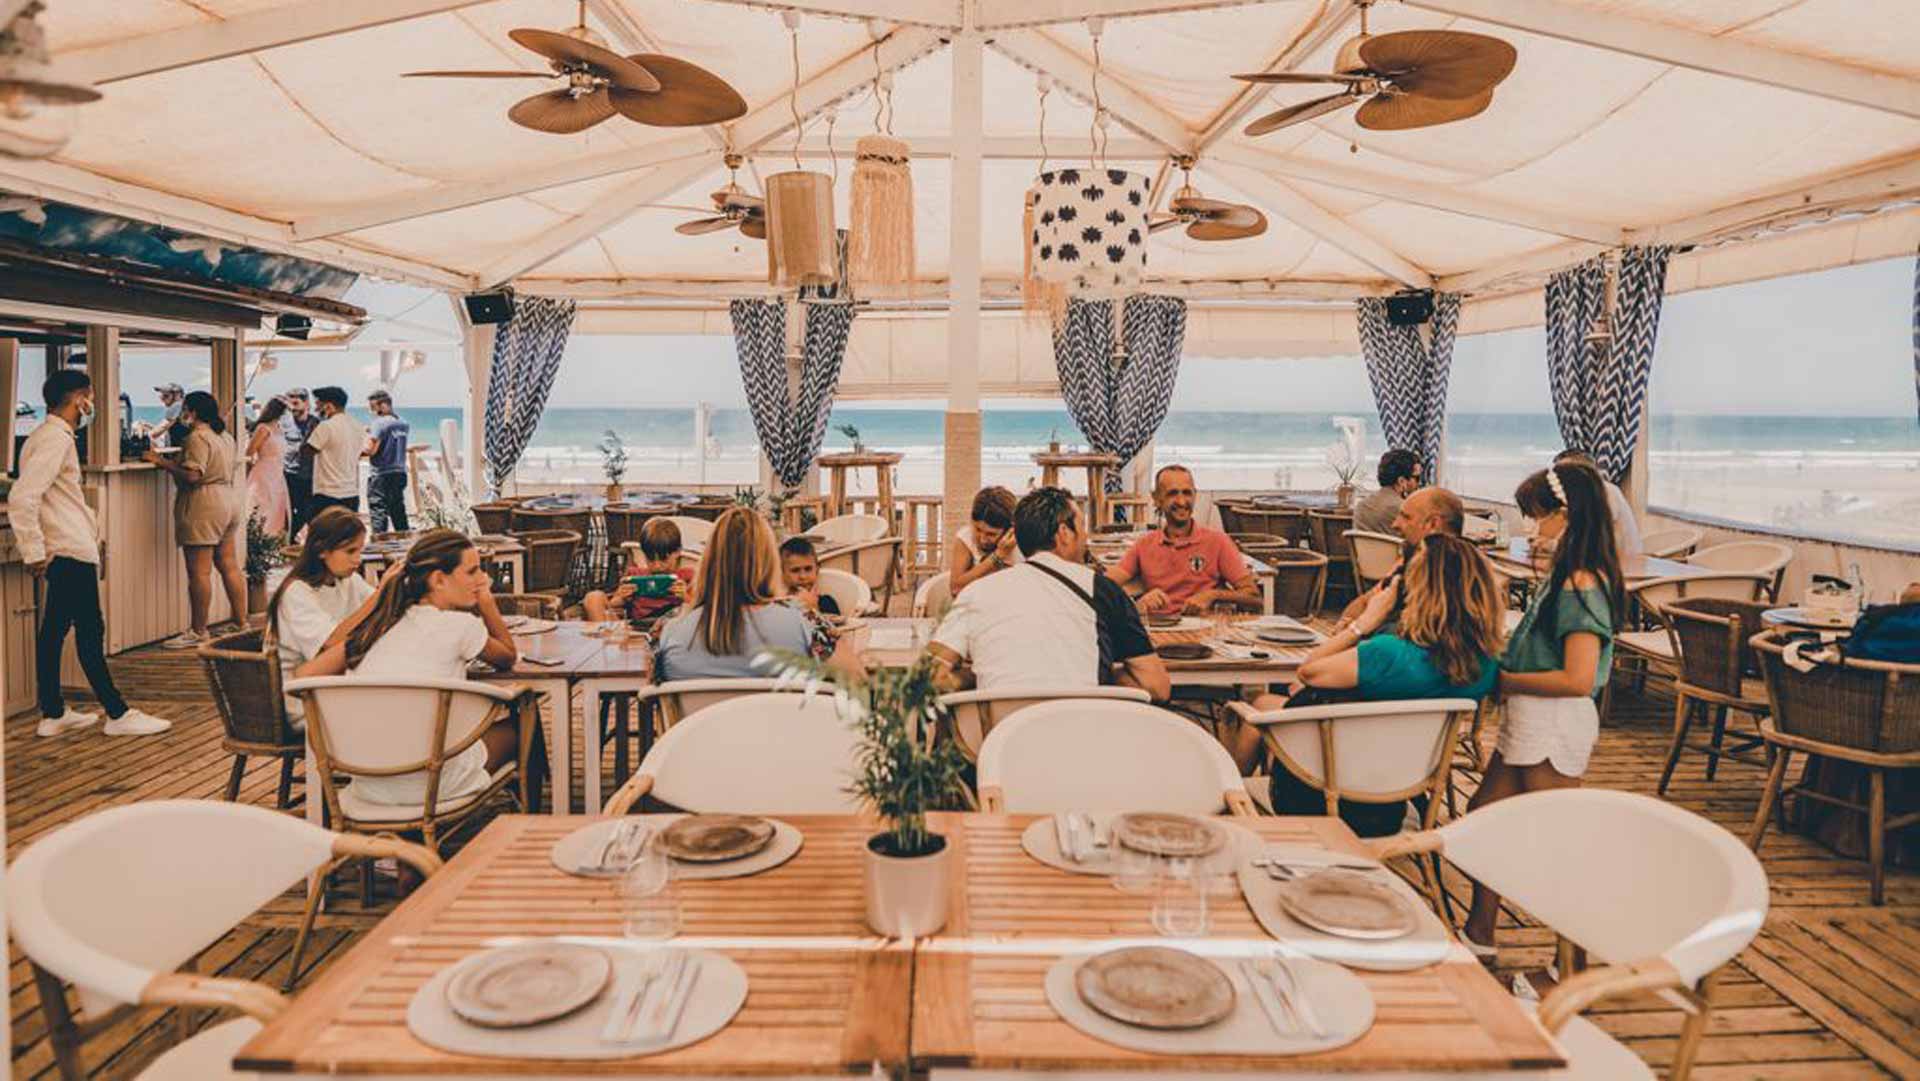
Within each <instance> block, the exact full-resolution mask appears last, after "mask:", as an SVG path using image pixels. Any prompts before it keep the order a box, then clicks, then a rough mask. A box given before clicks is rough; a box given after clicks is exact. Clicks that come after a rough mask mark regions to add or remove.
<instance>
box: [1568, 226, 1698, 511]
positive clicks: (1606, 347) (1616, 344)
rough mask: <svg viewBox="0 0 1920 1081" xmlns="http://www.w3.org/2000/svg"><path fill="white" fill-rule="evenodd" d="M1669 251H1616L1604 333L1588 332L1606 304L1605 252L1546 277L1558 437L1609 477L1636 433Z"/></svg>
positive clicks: (1629, 454)
mask: <svg viewBox="0 0 1920 1081" xmlns="http://www.w3.org/2000/svg"><path fill="white" fill-rule="evenodd" d="M1672 254H1673V249H1672V248H1669V247H1665V246H1654V247H1644V248H1641V247H1634V248H1625V249H1623V250H1622V251H1621V252H1620V278H1619V282H1618V284H1617V286H1616V287H1615V291H1614V311H1613V335H1612V337H1611V338H1610V339H1600V340H1595V341H1589V340H1588V339H1587V333H1588V331H1589V330H1591V329H1592V328H1593V325H1594V321H1595V320H1596V319H1597V318H1599V316H1600V315H1601V313H1603V312H1604V311H1605V310H1606V302H1607V301H1606V298H1607V268H1606V261H1605V259H1604V257H1599V256H1596V257H1595V258H1593V259H1590V260H1588V261H1587V262H1584V263H1582V264H1580V265H1579V266H1577V267H1573V268H1572V269H1570V270H1564V271H1561V272H1560V273H1558V274H1555V275H1553V276H1552V277H1551V278H1549V279H1547V289H1546V297H1547V313H1546V314H1547V378H1548V382H1549V383H1550V384H1551V386H1552V388H1553V411H1554V415H1555V417H1556V418H1557V419H1558V420H1559V422H1560V437H1561V438H1562V439H1563V440H1565V441H1566V444H1567V446H1568V447H1571V448H1573V449H1576V450H1584V451H1586V452H1587V453H1588V454H1590V455H1592V456H1593V460H1594V461H1596V462H1598V463H1599V464H1600V472H1601V473H1602V474H1604V475H1605V476H1606V477H1607V479H1608V480H1611V481H1614V482H1616V483H1618V482H1619V481H1621V480H1622V479H1624V478H1625V477H1626V475H1627V469H1628V468H1629V467H1630V466H1632V464H1633V451H1634V447H1635V445H1636V444H1638V442H1639V440H1640V410H1641V407H1642V406H1643V405H1644V404H1645V403H1646V400H1647V383H1648V379H1649V377H1650V376H1651V375H1652V372H1653V350H1654V345H1655V343H1656V341H1657V340H1658V338H1659V333H1660V306H1661V302H1662V301H1663V300H1664V299H1665V298H1666V289H1667V260H1668V258H1669V257H1670V256H1671V255H1672Z"/></svg>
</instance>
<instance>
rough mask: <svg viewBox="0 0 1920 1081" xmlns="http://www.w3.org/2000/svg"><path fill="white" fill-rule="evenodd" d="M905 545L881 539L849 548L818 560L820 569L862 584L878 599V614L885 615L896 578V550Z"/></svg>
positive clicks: (894, 539) (898, 565) (896, 540)
mask: <svg viewBox="0 0 1920 1081" xmlns="http://www.w3.org/2000/svg"><path fill="white" fill-rule="evenodd" d="M905 543H906V541H905V540H904V538H901V537H883V538H881V539H880V540H875V541H867V542H866V543H864V544H855V545H850V546H848V547H846V548H841V549H839V550H838V551H835V552H831V553H829V554H827V555H825V556H823V557H821V560H820V569H821V570H822V571H823V572H824V571H829V570H836V571H845V572H847V573H848V574H851V575H853V576H854V577H855V578H858V579H860V580H861V581H863V582H865V583H866V584H867V586H868V588H870V589H872V590H873V592H874V593H875V594H877V595H878V596H879V604H880V614H881V615H886V614H887V613H888V612H891V611H892V610H893V587H894V582H895V581H896V580H897V578H898V576H899V570H900V550H901V547H902V546H903V545H904V544H905ZM848 614H851V613H848Z"/></svg>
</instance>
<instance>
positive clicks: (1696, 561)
mask: <svg viewBox="0 0 1920 1081" xmlns="http://www.w3.org/2000/svg"><path fill="white" fill-rule="evenodd" d="M1687 562H1688V563H1691V564H1693V565H1694V566H1696V567H1706V568H1708V569H1710V570H1717V571H1729V572H1733V573H1736V574H1759V575H1764V576H1765V577H1766V579H1767V599H1768V600H1770V601H1774V600H1779V599H1780V585H1781V583H1782V582H1784V581H1785V580H1786V577H1787V564H1789V563H1791V562H1793V549H1792V548H1790V547H1788V546H1787V545H1784V544H1781V543H1779V542H1777V541H1760V540H1750V541H1728V542H1726V543H1725V544H1715V545H1712V546H1710V547H1707V548H1702V549H1700V550H1699V551H1696V552H1694V553H1693V554H1692V555H1690V556H1688V557H1687Z"/></svg>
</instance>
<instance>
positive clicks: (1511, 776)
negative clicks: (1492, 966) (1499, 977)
mask: <svg viewBox="0 0 1920 1081" xmlns="http://www.w3.org/2000/svg"><path fill="white" fill-rule="evenodd" d="M1513 496H1514V501H1515V502H1516V503H1518V504H1519V505H1520V512H1521V513H1522V514H1525V515H1526V516H1527V517H1528V518H1529V519H1531V520H1532V521H1533V522H1534V523H1535V524H1536V525H1537V526H1538V531H1537V533H1536V539H1535V544H1536V546H1539V547H1547V546H1551V547H1552V550H1553V555H1552V562H1551V564H1550V566H1549V568H1548V570H1547V576H1546V581H1545V583H1543V585H1542V586H1541V588H1540V590H1539V591H1538V592H1537V593H1536V594H1535V595H1534V599H1533V603H1532V604H1531V605H1529V606H1528V608H1527V612H1526V615H1525V616H1524V617H1522V618H1521V620H1520V625H1519V626H1518V627H1516V628H1514V632H1513V635H1512V637H1511V638H1509V639H1508V641H1507V650H1506V653H1505V655H1504V656H1503V657H1502V658H1501V662H1500V665H1501V672H1500V693H1501V695H1502V697H1503V698H1504V699H1505V701H1506V713H1505V718H1504V720H1503V721H1502V723H1501V725H1500V738H1499V740H1498V742H1497V743H1496V744H1495V745H1494V752H1493V759H1492V761H1491V763H1490V764H1489V765H1488V766H1487V773H1486V777H1485V778H1484V779H1483V780H1482V781H1481V783H1480V790H1479V791H1478V792H1476V793H1474V796H1473V800H1472V801H1471V802H1470V803H1468V804H1467V810H1468V812H1469V813H1471V812H1472V811H1473V810H1474V809H1475V808H1477V807H1483V806H1485V805H1487V804H1489V803H1492V802H1494V801H1495V800H1502V799H1506V798H1507V797H1509V796H1517V795H1520V794H1521V793H1524V792H1537V791H1541V790H1543V789H1549V788H1576V787H1578V786H1579V784H1580V778H1581V777H1582V776H1583V775H1584V774H1585V773H1586V772H1587V759H1588V757H1589V756H1590V755H1591V754H1592V753H1593V744H1594V741H1595V740H1597V739H1598V738H1599V736H1600V713H1599V710H1598V709H1597V708H1596V707H1595V705H1594V696H1595V694H1596V693H1597V692H1598V691H1599V690H1600V689H1601V688H1602V687H1604V686H1606V682H1607V674H1608V672H1609V671H1611V670H1612V668H1613V635H1614V629H1615V627H1616V626H1617V624H1618V620H1619V616H1620V613H1622V612H1623V611H1624V610H1625V602H1626V597H1625V593H1624V587H1623V582H1622V578H1621V573H1620V555H1619V548H1618V546H1617V545H1616V544H1615V541H1614V533H1613V517H1612V513H1611V512H1610V511H1609V509H1608V506H1607V493H1606V487H1605V485H1604V484H1603V482H1602V481H1601V479H1600V474H1599V473H1597V472H1595V471H1594V470H1593V469H1592V468H1591V467H1589V466H1585V465H1578V464H1562V465H1555V466H1549V467H1548V468H1546V469H1544V470H1541V471H1540V472H1538V473H1535V474H1533V475H1532V476H1530V477H1528V478H1527V479H1526V480H1524V481H1521V482H1520V487H1519V488H1517V489H1515V490H1514V493H1513ZM1499 910H1500V896H1499V895H1498V894H1496V893H1494V892H1493V891H1492V890H1489V889H1487V888H1486V887H1485V886H1482V885H1480V884H1479V883H1477V882H1476V883H1474V886H1473V908H1472V910H1471V911H1470V912H1469V913H1468V915H1467V925H1466V939H1467V946H1468V948H1469V949H1471V950H1472V951H1473V952H1474V954H1475V956H1478V957H1480V958H1482V959H1485V960H1491V959H1492V958H1493V956H1494V954H1495V947H1494V922H1495V919H1496V918H1497V917H1498V915H1499Z"/></svg>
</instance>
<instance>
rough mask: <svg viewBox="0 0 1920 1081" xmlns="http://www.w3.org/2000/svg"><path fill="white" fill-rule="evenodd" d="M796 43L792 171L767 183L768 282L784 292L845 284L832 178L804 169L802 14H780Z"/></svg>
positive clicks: (794, 54) (770, 178) (794, 12)
mask: <svg viewBox="0 0 1920 1081" xmlns="http://www.w3.org/2000/svg"><path fill="white" fill-rule="evenodd" d="M781 18H782V19H783V20H784V21H785V22H786V25H787V33H788V36H789V37H791V38H792V41H793V90H792V97H791V98H790V99H789V100H790V104H789V108H791V109H792V110H793V114H794V115H793V169H792V170H791V171H790V172H784V173H775V174H773V175H772V176H769V177H768V178H767V263H768V268H769V281H770V282H771V283H772V284H774V285H776V286H779V287H780V288H782V289H798V288H799V287H801V286H804V285H831V284H834V283H836V282H838V281H839V280H840V258H839V247H838V239H837V233H836V231H835V229H834V222H833V178H832V177H830V176H828V175H827V174H825V173H816V172H811V171H808V170H804V169H802V168H800V137H801V127H802V125H801V123H800V105H799V93H800V13H799V12H797V11H793V10H788V11H783V12H781Z"/></svg>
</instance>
